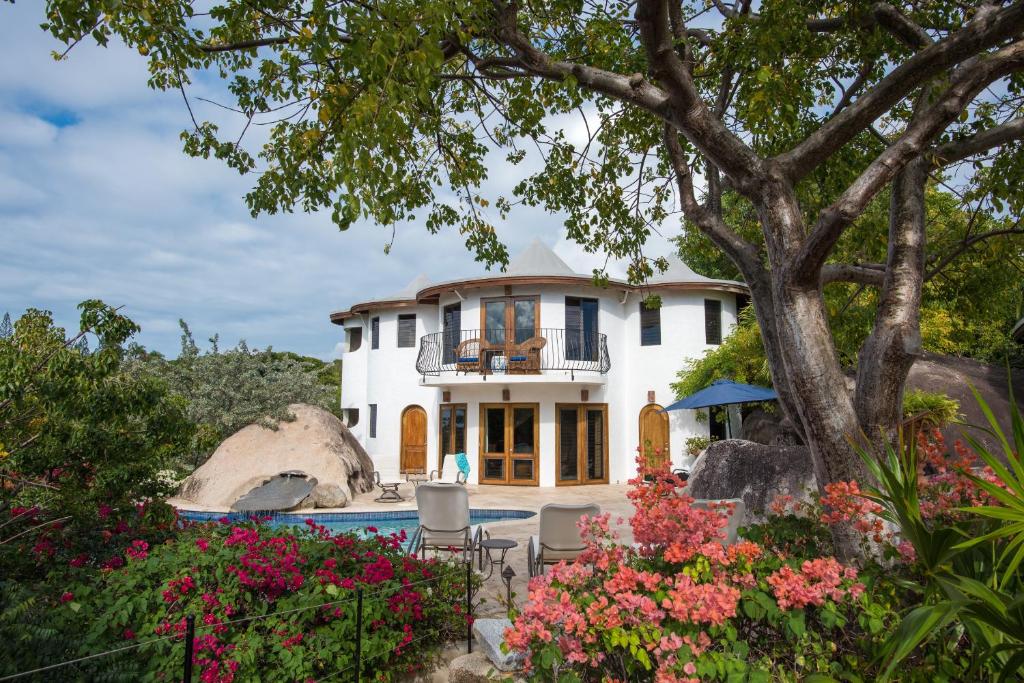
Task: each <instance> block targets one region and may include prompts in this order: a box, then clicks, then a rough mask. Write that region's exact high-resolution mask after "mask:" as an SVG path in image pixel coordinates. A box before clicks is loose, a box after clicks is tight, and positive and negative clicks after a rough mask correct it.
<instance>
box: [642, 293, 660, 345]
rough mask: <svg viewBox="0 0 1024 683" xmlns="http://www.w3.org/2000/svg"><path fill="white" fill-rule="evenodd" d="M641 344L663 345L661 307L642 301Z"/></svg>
mask: <svg viewBox="0 0 1024 683" xmlns="http://www.w3.org/2000/svg"><path fill="white" fill-rule="evenodd" d="M640 346H661V307H660V306H659V307H658V308H652V307H650V306H648V305H647V302H645V301H641V302H640Z"/></svg>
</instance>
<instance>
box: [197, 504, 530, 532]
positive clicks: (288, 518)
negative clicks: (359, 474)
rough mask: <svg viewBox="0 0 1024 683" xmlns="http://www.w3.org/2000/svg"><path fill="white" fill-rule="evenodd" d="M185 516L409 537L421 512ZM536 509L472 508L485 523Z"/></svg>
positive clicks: (473, 518)
mask: <svg viewBox="0 0 1024 683" xmlns="http://www.w3.org/2000/svg"><path fill="white" fill-rule="evenodd" d="M178 514H179V516H180V517H181V518H182V519H186V520H188V521H191V522H216V521H219V520H221V519H224V518H225V517H226V518H227V519H228V520H230V521H233V522H234V521H237V522H244V521H247V520H249V519H250V518H251V517H253V516H254V515H257V516H259V517H270V520H269V523H270V524H272V525H274V526H298V527H305V526H306V520H307V519H312V520H313V521H314V522H316V523H317V524H321V525H323V526H325V527H327V528H328V529H330V530H331V531H335V532H343V531H354V532H357V533H366V527H373V528H375V529H377V533H380V534H385V535H386V534H390V533H396V534H397V533H399V532H400V531H401V530H402V529H404V530H405V534H406V536H407V537H409V538H412V534H413V532H414V531H416V528H417V527H418V526H419V519H420V518H419V515H418V514H417V513H416V511H415V510H381V511H380V512H311V513H308V514H300V513H294V512H260V513H253V512H227V513H225V512H197V511H195V510H178ZM535 514H537V513H535V512H530V511H529V510H472V509H471V510H470V511H469V522H470V524H486V523H488V522H500V521H503V520H509V519H529V518H530V517H533V516H534V515H535Z"/></svg>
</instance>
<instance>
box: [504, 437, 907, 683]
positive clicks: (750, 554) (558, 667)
mask: <svg viewBox="0 0 1024 683" xmlns="http://www.w3.org/2000/svg"><path fill="white" fill-rule="evenodd" d="M638 466H639V475H638V477H637V478H636V479H634V480H632V481H631V482H630V483H631V485H632V488H631V490H630V492H629V494H628V495H629V498H630V500H631V501H632V502H633V504H634V506H635V508H636V514H635V515H634V516H633V518H632V519H631V520H630V525H631V527H632V531H633V536H634V539H635V541H636V543H635V544H634V545H624V544H621V543H619V542H618V541H617V539H616V537H615V533H614V532H613V531H612V530H611V529H610V527H609V519H608V516H607V515H602V516H600V517H598V518H596V519H586V520H583V521H582V522H581V525H580V526H581V535H582V538H583V540H584V542H585V543H586V546H587V550H586V552H585V553H584V555H583V556H582V557H581V558H580V560H579V561H577V562H576V563H574V564H566V563H561V564H558V565H556V566H555V567H553V568H552V569H551V570H550V571H549V573H548V574H546V575H545V576H541V577H537V578H535V579H533V580H532V581H531V582H530V585H529V595H528V600H527V603H526V605H525V606H524V607H523V609H522V612H521V613H520V614H518V615H517V617H516V619H515V622H514V624H513V626H512V628H511V629H509V630H508V631H507V632H506V634H505V637H506V642H507V643H508V645H509V646H510V647H511V648H513V649H515V650H519V651H522V652H524V653H526V655H527V660H526V661H527V667H528V670H529V672H530V674H531V676H532V677H534V678H536V679H541V680H580V679H583V680H615V681H625V680H629V681H637V680H649V681H657V682H658V683H672V682H678V681H687V682H689V681H698V680H761V681H768V680H771V679H772V678H774V677H776V676H777V675H784V676H785V677H795V678H801V677H804V676H808V675H810V674H812V673H822V674H826V675H831V676H837V677H838V676H840V675H844V674H855V675H856V676H863V675H864V672H865V671H869V670H870V668H871V664H870V656H868V655H866V654H865V652H868V651H870V646H871V644H872V643H873V642H875V641H876V640H878V639H879V638H880V637H881V633H882V631H883V630H884V629H885V628H886V627H887V625H888V623H889V622H891V621H892V619H893V616H894V615H893V614H892V613H891V611H887V610H886V608H885V607H883V606H880V605H876V604H874V603H872V601H871V599H870V598H871V597H872V596H871V595H870V594H869V592H868V590H867V589H866V587H865V585H864V584H862V583H861V582H860V580H859V577H858V572H857V570H856V569H854V568H853V567H844V566H843V565H841V564H840V563H839V562H837V561H836V560H835V559H834V558H829V557H817V558H809V559H806V560H803V561H801V560H799V559H797V558H789V557H783V556H781V555H779V554H777V553H775V552H769V551H766V550H765V549H764V548H762V547H761V546H760V545H758V544H757V543H753V542H750V541H741V542H739V543H736V544H733V545H731V546H728V547H725V546H723V545H722V543H721V540H722V538H723V535H724V534H723V528H724V527H725V525H726V522H727V520H726V517H725V513H727V512H728V510H725V509H722V510H706V509H698V508H694V507H692V502H693V500H692V499H691V498H690V497H689V496H687V495H686V494H685V489H684V487H685V482H683V481H681V480H680V479H679V478H677V477H674V476H673V475H671V474H670V473H669V472H668V470H667V465H666V466H662V467H658V466H657V464H654V465H653V466H652V465H651V464H650V463H649V462H648V461H647V459H646V458H643V457H640V458H638Z"/></svg>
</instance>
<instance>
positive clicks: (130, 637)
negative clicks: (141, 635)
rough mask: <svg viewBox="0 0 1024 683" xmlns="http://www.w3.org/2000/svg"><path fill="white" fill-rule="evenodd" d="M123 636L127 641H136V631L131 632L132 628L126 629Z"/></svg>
mask: <svg viewBox="0 0 1024 683" xmlns="http://www.w3.org/2000/svg"><path fill="white" fill-rule="evenodd" d="M121 636H122V637H123V638H124V639H125V640H135V631H133V630H131V629H130V628H126V629H125V630H124V633H122V634H121Z"/></svg>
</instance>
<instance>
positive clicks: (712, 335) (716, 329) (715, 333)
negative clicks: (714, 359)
mask: <svg viewBox="0 0 1024 683" xmlns="http://www.w3.org/2000/svg"><path fill="white" fill-rule="evenodd" d="M704 337H705V339H704V340H705V341H706V342H707V343H708V344H721V343H722V302H721V301H719V300H718V299H704Z"/></svg>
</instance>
